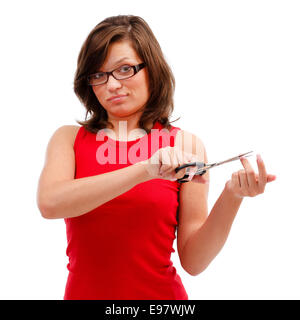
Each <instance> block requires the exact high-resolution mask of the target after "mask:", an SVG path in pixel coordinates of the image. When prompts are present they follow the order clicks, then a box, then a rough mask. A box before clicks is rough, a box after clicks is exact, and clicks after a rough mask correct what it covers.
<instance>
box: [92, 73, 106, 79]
mask: <svg viewBox="0 0 300 320" xmlns="http://www.w3.org/2000/svg"><path fill="white" fill-rule="evenodd" d="M104 76H105V73H101V72H100V73H96V74H94V75H92V78H93V79H101V78H103V77H104Z"/></svg>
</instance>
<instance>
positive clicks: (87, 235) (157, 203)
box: [37, 16, 275, 300]
mask: <svg viewBox="0 0 300 320" xmlns="http://www.w3.org/2000/svg"><path fill="white" fill-rule="evenodd" d="M174 86H175V81H174V77H173V75H172V72H171V70H170V68H169V66H168V65H167V63H166V61H165V59H164V56H163V53H162V51H161V48H160V46H159V44H158V42H157V40H156V38H155V36H154V35H153V33H152V31H151V29H150V28H149V26H148V25H147V23H146V22H145V21H144V20H143V19H142V18H140V17H137V16H116V17H110V18H107V19H105V20H104V21H102V22H101V23H99V24H98V25H97V26H96V27H95V28H94V29H93V30H92V31H91V32H90V34H89V35H88V37H87V39H86V40H85V42H84V44H83V46H82V48H81V51H80V53H79V57H78V64H77V70H76V75H75V79H74V90H75V93H76V95H77V96H78V98H79V99H80V101H81V102H82V103H83V105H84V106H85V108H86V111H87V115H88V114H89V115H90V118H89V119H88V120H86V121H84V122H79V121H78V123H79V124H80V126H72V125H65V126H62V127H60V128H58V129H57V130H56V131H55V133H54V134H53V136H52V137H51V139H50V142H49V144H48V147H47V154H46V161H45V166H44V168H43V171H42V173H41V176H40V180H39V186H38V194H37V202H38V207H39V209H40V211H41V213H42V216H43V217H45V218H49V219H58V218H64V219H65V223H66V231H67V240H68V246H67V255H68V257H69V263H68V266H67V267H68V270H69V276H68V280H67V284H66V289H65V295H64V298H65V299H102V300H104V299H139V300H142V299H177V300H179V299H188V295H187V293H186V291H185V288H184V286H183V284H182V282H181V279H180V277H179V275H178V274H177V272H176V269H175V268H174V266H173V264H172V261H171V260H170V256H171V253H172V252H174V249H173V241H174V239H175V238H176V236H175V233H176V231H177V248H178V254H179V258H180V262H181V265H182V267H183V268H184V270H186V272H188V273H189V274H190V275H193V276H195V275H197V274H199V273H200V272H201V271H203V270H204V269H205V268H206V267H207V266H208V265H209V263H210V262H211V261H212V260H213V258H214V257H215V256H216V255H217V254H218V252H219V251H220V250H221V248H222V246H223V245H224V242H225V240H226V238H227V236H228V233H229V230H230V227H231V225H232V222H233V220H234V217H235V215H236V213H237V211H238V209H239V207H240V205H241V202H242V200H243V197H245V196H251V197H253V196H256V195H257V194H260V193H263V192H264V188H265V185H266V183H267V182H269V181H273V180H274V179H275V176H273V175H268V174H267V173H266V170H265V166H264V163H263V161H262V160H261V158H258V159H257V163H258V169H259V174H256V173H255V172H254V170H253V169H252V167H251V166H250V164H249V162H248V161H247V159H242V160H241V161H242V164H243V166H244V170H240V171H238V172H235V173H233V174H232V178H231V179H230V180H229V181H227V182H226V184H225V185H224V189H223V191H222V193H221V195H220V197H219V198H218V199H217V201H216V203H215V205H214V206H213V208H212V210H211V212H210V215H208V208H207V197H208V186H209V183H208V182H209V172H208V171H207V172H206V173H205V174H204V175H202V176H198V175H197V176H196V175H195V176H194V173H195V171H194V170H193V169H192V170H191V171H190V172H189V178H188V180H189V182H187V183H180V182H178V181H177V179H178V178H181V177H182V176H183V175H184V174H185V173H186V170H180V171H179V172H178V173H175V170H174V169H175V168H176V167H178V166H180V165H182V164H184V163H186V162H190V161H195V160H198V161H203V162H206V163H207V162H208V161H207V155H206V151H205V147H204V145H203V142H202V141H201V140H200V139H199V138H198V137H196V136H195V135H193V134H190V133H188V132H187V131H184V130H181V129H180V128H178V127H174V126H172V125H171V124H170V122H169V118H170V116H171V114H172V111H173V93H174Z"/></svg>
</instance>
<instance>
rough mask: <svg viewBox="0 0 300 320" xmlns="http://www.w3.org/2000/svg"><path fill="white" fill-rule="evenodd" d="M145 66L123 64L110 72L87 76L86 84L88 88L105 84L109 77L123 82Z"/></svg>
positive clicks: (141, 64)
mask: <svg viewBox="0 0 300 320" xmlns="http://www.w3.org/2000/svg"><path fill="white" fill-rule="evenodd" d="M145 66H146V64H145V63H144V62H143V63H140V64H138V65H136V66H131V65H128V64H124V65H122V66H121V67H118V68H116V69H114V70H112V71H110V72H97V73H93V74H90V75H88V76H87V83H88V85H90V86H98V85H100V84H105V83H106V82H107V81H108V78H109V76H110V75H112V76H113V77H114V78H115V79H116V80H124V79H128V78H131V77H133V76H134V75H135V74H137V73H138V72H139V71H140V70H142V69H143V68H144V67H145Z"/></svg>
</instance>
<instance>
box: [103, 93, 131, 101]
mask: <svg viewBox="0 0 300 320" xmlns="http://www.w3.org/2000/svg"><path fill="white" fill-rule="evenodd" d="M126 96H127V95H126V94H120V95H117V96H113V97H110V98H108V99H107V101H113V100H119V99H121V98H124V97H126Z"/></svg>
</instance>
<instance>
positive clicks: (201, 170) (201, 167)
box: [175, 151, 253, 182]
mask: <svg viewBox="0 0 300 320" xmlns="http://www.w3.org/2000/svg"><path fill="white" fill-rule="evenodd" d="M252 152H253V151H249V152H246V153H243V154H240V155H238V156H236V157H234V158H230V159H227V160H225V161H221V162H215V163H211V164H206V163H204V162H199V161H196V162H191V163H186V164H183V165H182V166H179V167H177V168H175V172H176V173H177V172H178V171H179V170H181V169H184V168H188V169H187V174H185V175H184V176H183V177H182V178H180V179H177V182H189V181H191V180H188V179H186V178H188V177H189V171H190V168H189V167H194V166H197V171H196V172H195V174H194V175H200V176H202V175H203V174H204V173H205V172H206V170H208V169H211V168H213V167H216V166H219V165H221V164H224V163H227V162H231V161H234V160H238V159H240V157H243V156H246V157H250V156H252V154H251V153H252Z"/></svg>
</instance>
